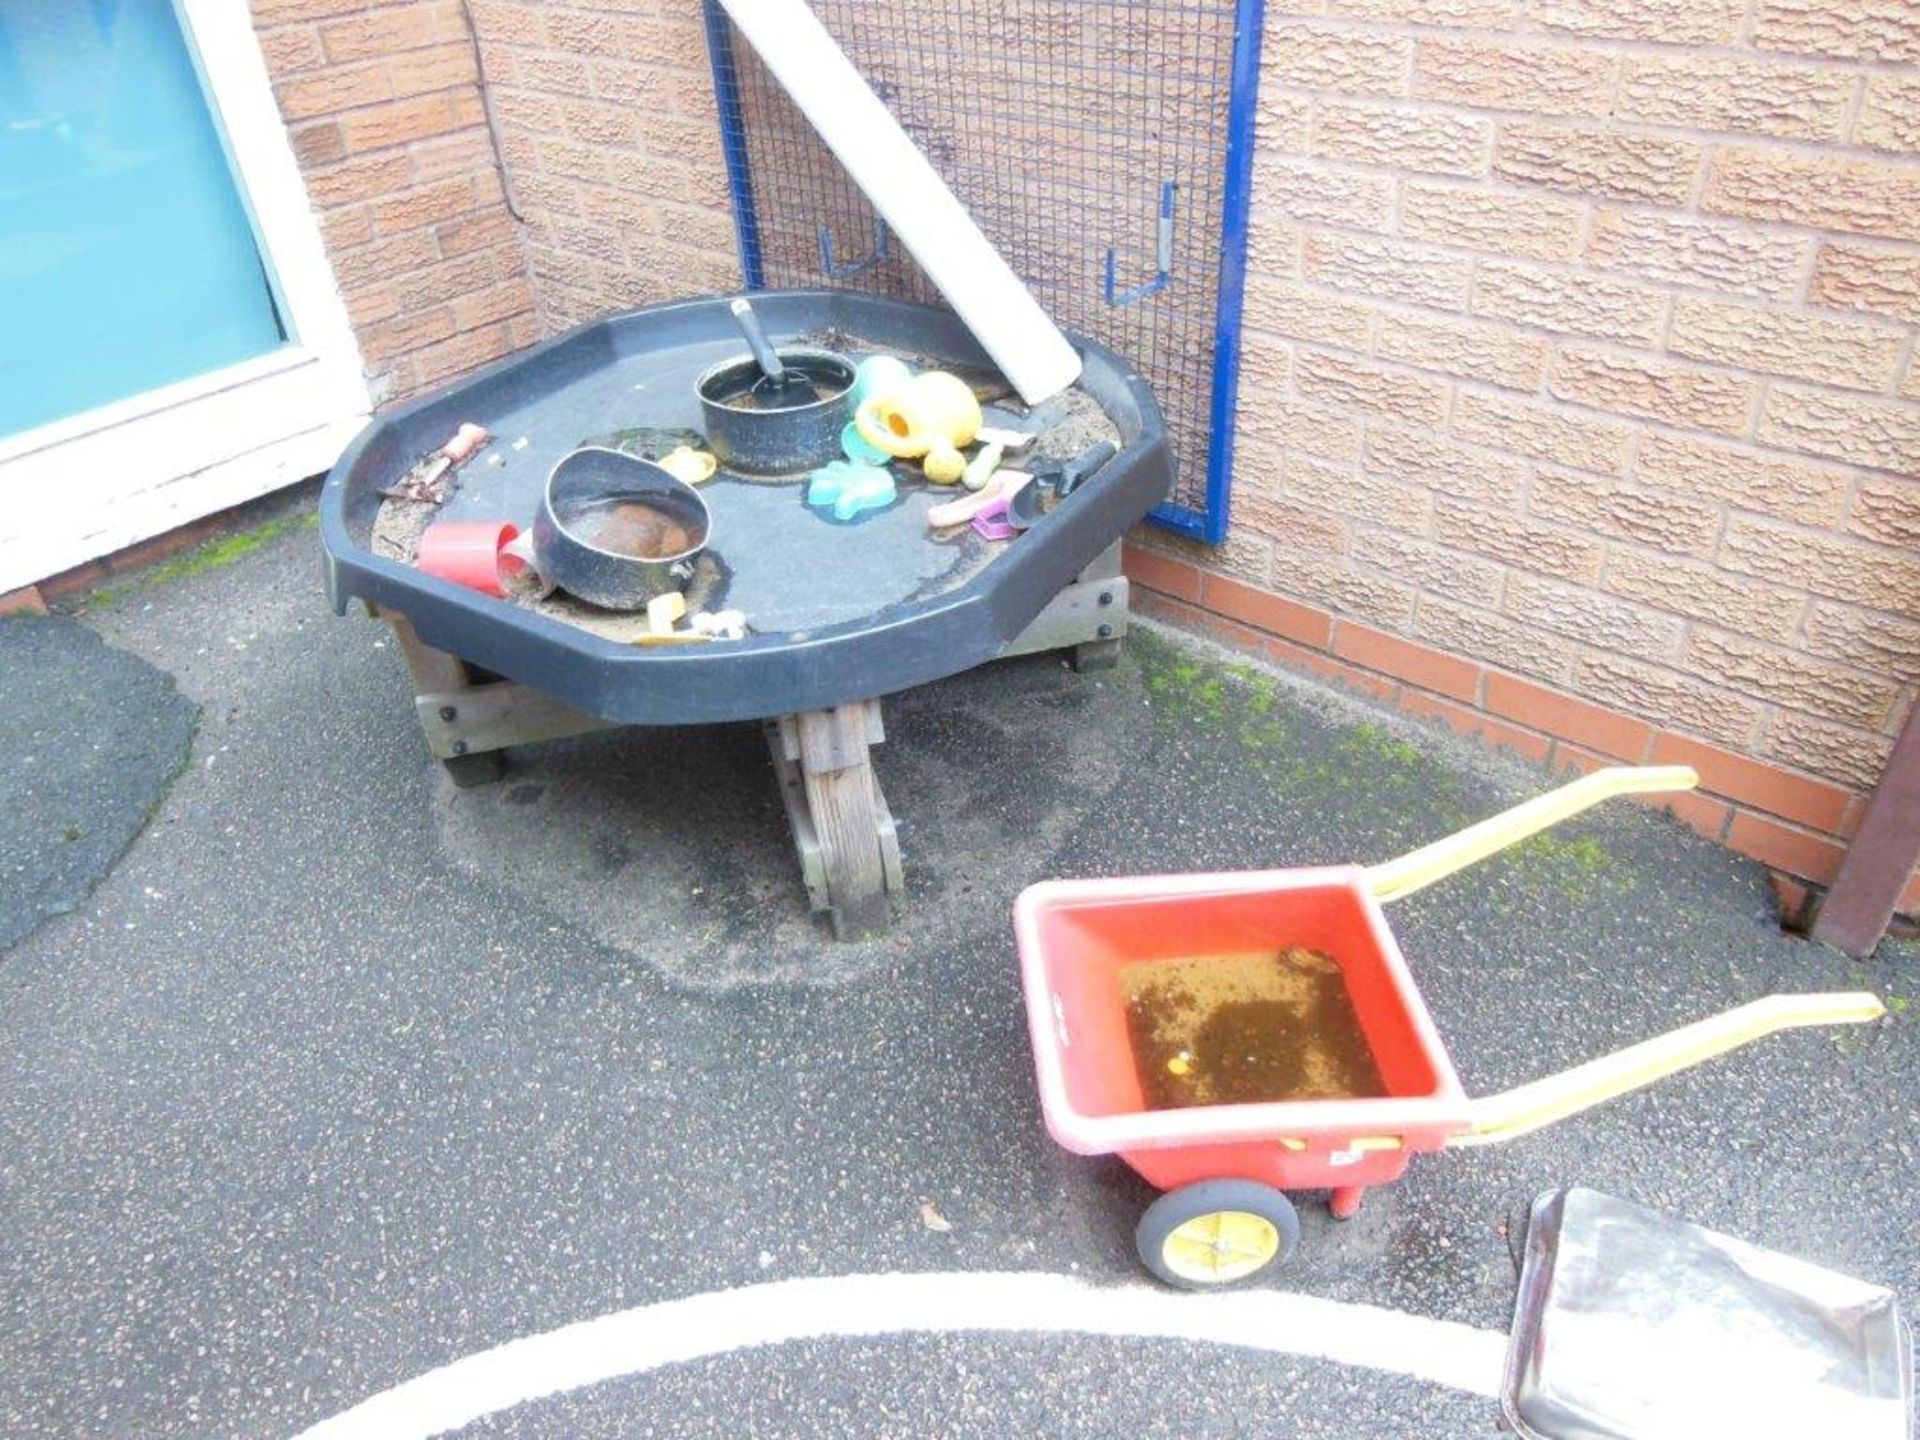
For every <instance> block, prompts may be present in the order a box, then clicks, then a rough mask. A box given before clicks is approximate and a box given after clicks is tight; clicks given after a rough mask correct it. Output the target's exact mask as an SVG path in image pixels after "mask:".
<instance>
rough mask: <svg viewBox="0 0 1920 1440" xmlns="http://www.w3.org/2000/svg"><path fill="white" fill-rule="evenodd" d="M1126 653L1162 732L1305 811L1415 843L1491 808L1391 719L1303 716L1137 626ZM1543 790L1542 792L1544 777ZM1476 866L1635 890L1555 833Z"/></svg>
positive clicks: (1548, 892) (1525, 883)
mask: <svg viewBox="0 0 1920 1440" xmlns="http://www.w3.org/2000/svg"><path fill="white" fill-rule="evenodd" d="M1127 646H1128V652H1129V655H1130V663H1132V664H1134V665H1137V666H1138V667H1139V670H1140V673H1141V677H1142V680H1143V683H1144V684H1145V687H1146V692H1147V699H1148V703H1149V705H1151V706H1152V709H1153V713H1154V720H1155V723H1156V724H1157V725H1158V726H1159V727H1160V728H1161V729H1162V730H1163V731H1165V732H1168V733H1177V732H1186V731H1192V732H1198V733H1202V734H1205V735H1208V736H1210V737H1214V738H1216V739H1226V740H1230V741H1231V742H1232V743H1233V744H1234V745H1235V746H1236V747H1237V748H1238V750H1239V754H1240V763H1241V764H1242V765H1244V766H1245V767H1246V768H1247V769H1249V770H1251V771H1252V772H1253V773H1254V774H1256V775H1258V776H1260V777H1261V779H1263V780H1264V781H1266V782H1267V783H1268V784H1269V785H1271V786H1272V787H1273V788H1274V789H1275V790H1277V791H1282V792H1284V793H1286V794H1288V795H1289V796H1291V797H1292V798H1294V799H1295V800H1296V801H1297V802H1299V803H1301V804H1304V805H1306V806H1310V807H1313V808H1316V809H1321V810H1325V811H1328V812H1334V811H1340V810H1346V811H1349V812H1351V811H1353V810H1355V809H1357V808H1358V807H1365V808H1366V809H1367V810H1369V811H1371V812H1372V815H1373V817H1374V820H1375V828H1376V829H1377V830H1378V831H1379V832H1380V834H1381V835H1382V836H1383V837H1384V842H1385V843H1386V844H1387V845H1397V846H1400V847H1402V848H1411V847H1412V846H1415V845H1420V844H1424V843H1426V842H1427V841H1430V840H1433V839H1436V838H1438V837H1439V836H1441V835H1444V834H1447V833H1449V832H1451V831H1453V830H1458V829H1463V828H1465V827H1466V826H1468V825H1471V824H1473V823H1474V822H1476V821H1478V820H1482V819H1484V818H1486V816H1487V815H1488V814H1489V813H1491V808H1492V807H1490V806H1489V803H1488V800H1487V798H1486V795H1485V793H1484V790H1483V789H1482V788H1481V787H1479V786H1477V785H1474V784H1473V783H1471V779H1470V777H1469V776H1467V775H1465V774H1463V773H1462V772H1461V771H1460V770H1459V769H1458V768H1456V767H1455V766H1453V765H1450V764H1448V763H1447V761H1446V760H1445V759H1444V758H1442V757H1441V756H1439V755H1437V754H1435V753H1434V752H1433V751H1432V750H1429V749H1427V748H1425V747H1423V746H1421V745H1419V744H1417V743H1415V742H1414V741H1412V740H1409V739H1408V738H1406V737H1405V736H1404V735H1402V734H1400V733H1398V732H1397V730H1396V729H1395V728H1394V727H1393V726H1391V725H1389V724H1386V723H1383V722H1379V721H1372V720H1364V719H1361V720H1353V721H1348V722H1345V723H1342V722H1341V721H1340V720H1339V719H1338V718H1336V717H1335V716H1334V715H1330V714H1327V713H1324V712H1322V711H1319V710H1314V711H1309V710H1308V709H1307V708H1306V707H1305V706H1303V705H1301V704H1300V703H1299V702H1297V701H1293V700H1291V699H1290V697H1289V696H1288V695H1287V693H1286V691H1285V690H1284V689H1283V685H1284V682H1283V681H1281V680H1279V679H1277V678H1275V677H1274V676H1272V675H1270V674H1267V673H1265V672H1263V671H1261V670H1258V669H1256V668H1254V667H1253V666H1251V665H1246V664H1239V663H1235V662H1231V661H1224V660H1219V659H1215V658H1214V657H1212V656H1209V655H1206V654H1204V653H1201V652H1199V651H1197V650H1194V649H1190V648H1188V647H1187V646H1185V645H1182V644H1180V643H1179V642H1178V641H1177V640H1171V639H1168V638H1167V637H1165V636H1162V635H1159V634H1156V633H1154V632H1152V631H1147V630H1135V631H1133V632H1132V633H1131V634H1130V635H1129V636H1128V638H1127ZM1541 788H1542V789H1545V788H1547V785H1546V782H1545V780H1544V777H1543V783H1542V786H1541ZM1355 858H1356V859H1365V858H1367V857H1355ZM1374 858H1383V857H1374ZM1482 863H1483V865H1484V866H1485V867H1486V868H1487V869H1488V870H1495V869H1500V870H1503V871H1504V876H1503V878H1504V880H1505V881H1506V884H1507V885H1508V886H1509V887H1511V888H1512V889H1513V890H1514V891H1516V892H1519V894H1529V895H1536V896H1548V897H1552V898H1554V899H1556V900H1558V901H1560V902H1562V903H1564V904H1567V905H1570V906H1571V905H1581V904H1585V903H1587V902H1590V901H1595V900H1601V899H1606V898H1611V897H1617V896H1620V895H1624V894H1626V893H1628V892H1630V891H1632V890H1633V889H1634V888H1635V879H1634V876H1633V872H1632V868H1631V867H1630V866H1627V865H1624V864H1622V863H1621V862H1620V861H1619V859H1618V858H1617V857H1616V856H1615V855H1614V854H1613V853H1612V852H1611V851H1609V850H1608V848H1607V846H1606V844H1605V843H1604V842H1603V841H1602V840H1600V839H1598V838H1595V837H1594V836H1592V835H1568V834H1565V833H1562V832H1551V831H1550V832H1548V833H1546V834H1543V835H1536V836H1535V837H1533V838H1532V839H1531V840H1528V841H1526V842H1524V843H1523V844H1520V845H1516V846H1514V847H1513V848H1512V849H1511V850H1508V851H1506V852H1504V853H1503V854H1501V855H1499V856H1495V857H1492V858H1491V859H1489V860H1487V861H1485V862H1482ZM1515 898H1517V897H1515ZM1494 903H1495V904H1496V906H1501V905H1506V904H1508V903H1510V901H1509V900H1507V899H1496V900H1495V902H1494Z"/></svg>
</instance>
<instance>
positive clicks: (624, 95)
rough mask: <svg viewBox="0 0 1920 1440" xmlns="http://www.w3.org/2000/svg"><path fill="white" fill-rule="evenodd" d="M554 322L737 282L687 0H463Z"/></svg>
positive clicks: (544, 302) (543, 300)
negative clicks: (580, 0) (552, 0)
mask: <svg viewBox="0 0 1920 1440" xmlns="http://www.w3.org/2000/svg"><path fill="white" fill-rule="evenodd" d="M473 14H474V23H475V25H476V26H477V28H478V30H479V34H480V40H481V46H482V53H483V55H484V57H485V63H486V70H487V80H488V84H489V87H490V89H491V92H492V94H493V97H494V99H493V103H494V114H495V118H496V120H497V121H498V123H499V127H500V135H501V145H502V149H503V151H504V152H505V155H506V159H507V166H508V173H509V175H510V177H511V182H512V186H513V193H514V198H515V200H516V202H517V204H518V207H519V210H520V213H521V215H522V216H523V217H524V218H525V221H526V225H525V239H526V255H527V263H528V267H529V270H530V272H531V275H532V278H533V284H534V290H535V293H536V294H537V296H538V298H539V307H540V318H541V322H542V324H543V325H544V327H545V328H546V329H547V330H548V331H549V332H551V331H554V330H558V329H562V328H565V327H566V326H568V325H572V324H575V323H577V322H578V321H581V320H585V319H588V318H589V317H591V316H594V315H599V314H603V313H605V312H606V311H608V310H622V309H629V308H631V307H633V306H635V305H645V304H648V303H650V302H652V301H656V300H666V299H671V298H673V297H675V296H681V295H689V294H700V293H703V292H711V291H720V290H737V289H739V288H740V267H739V263H738V261H737V259H736V257H735V253H734V237H733V218H732V211H731V209H730V207H729V202H728V196H727V173H726V162H725V160H724V159H723V157H722V155H721V152H720V122H719V118H718V115H717V113H716V111H715V109H714V100H713V73H712V71H711V69H709V67H708V61H707V45H706V32H705V29H704V27H703V26H702V24H701V20H700V7H699V5H698V4H697V3H696V0H657V3H655V0H614V3H596V4H581V5H564V4H549V3H538V0H473Z"/></svg>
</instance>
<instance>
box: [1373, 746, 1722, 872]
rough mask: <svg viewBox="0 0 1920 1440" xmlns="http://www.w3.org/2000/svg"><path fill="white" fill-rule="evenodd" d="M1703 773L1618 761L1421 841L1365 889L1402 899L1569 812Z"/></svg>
mask: <svg viewBox="0 0 1920 1440" xmlns="http://www.w3.org/2000/svg"><path fill="white" fill-rule="evenodd" d="M1699 783H1700V777H1699V776H1698V775H1696V774H1695V773H1694V772H1693V769H1692V767H1691V766H1687V765H1616V766H1613V767H1611V768H1609V769H1606V770H1596V771H1594V772H1593V773H1592V774H1591V775H1583V776H1581V777H1580V778H1579V779H1578V780H1575V781H1573V782H1572V783H1571V784H1567V785H1562V786H1561V787H1560V788H1559V789H1558V790H1549V791H1548V792H1547V793H1546V794H1544V795H1536V796H1534V798H1533V799H1531V800H1528V801H1526V802H1524V803H1523V804H1519V805H1516V806H1514V807H1513V808H1512V809H1511V810H1505V811H1502V812H1501V813H1500V814H1498V815H1495V816H1493V817H1492V818H1491V819H1487V820H1482V821H1481V822H1480V823H1479V824H1478V825H1469V826H1468V827H1467V828H1466V829H1464V830H1462V831H1460V832H1459V833H1458V834H1455V835H1449V836H1447V838H1446V839H1444V840H1436V841H1434V842H1433V843H1432V844H1431V845H1423V846H1421V847H1420V848H1419V849H1418V850H1415V851H1413V852H1412V853H1411V854H1408V855H1402V856H1401V857H1400V858H1399V859H1398V860H1389V861H1387V862H1386V863H1384V864H1381V865H1374V866H1370V867H1369V868H1368V870H1367V888H1368V889H1369V890H1371V891H1372V892H1373V896H1374V899H1376V900H1381V901H1386V900H1398V899H1399V898H1400V897H1401V896H1402V895H1411V894H1412V893H1413V892H1414V891H1416V890H1422V889H1425V888H1426V887H1427V886H1429V885H1431V884H1432V883H1433V882H1434V881H1436V880H1444V879H1445V878H1446V877H1447V876H1449V875H1451V874H1453V873H1454V872H1455V871H1456V870H1464V869H1466V868H1467V866H1469V865H1471V864H1473V863H1474V861H1476V860H1484V859H1486V858H1487V856H1489V855H1492V854H1495V853H1497V852H1498V851H1501V850H1504V849H1506V848H1507V847H1508V846H1509V845H1517V844H1519V843H1520V842H1521V841H1522V840H1525V839H1526V838H1527V837H1528V836H1530V835H1538V834H1539V833H1540V832H1541V831H1542V830H1545V829H1547V828H1549V827H1550V826H1554V825H1558V824H1559V823H1560V822H1561V821H1562V820H1565V819H1567V818H1568V817H1569V816H1572V815H1577V814H1579V813H1580V812H1581V811H1582V810H1585V809H1587V808H1588V807H1590V806H1593V805H1598V804H1599V803H1600V802H1601V801H1602V800H1605V799H1608V798H1610V797H1611V796H1614V795H1645V794H1650V793H1653V792H1656V791H1661V790H1691V789H1692V788H1693V787H1694V786H1695V785H1698V784H1699Z"/></svg>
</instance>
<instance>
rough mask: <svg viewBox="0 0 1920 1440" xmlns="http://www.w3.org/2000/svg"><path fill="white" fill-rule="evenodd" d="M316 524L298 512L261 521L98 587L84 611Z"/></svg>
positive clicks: (310, 513) (311, 513)
mask: <svg viewBox="0 0 1920 1440" xmlns="http://www.w3.org/2000/svg"><path fill="white" fill-rule="evenodd" d="M319 523H320V514H319V512H318V511H317V510H301V511H298V512H297V513H295V514H292V515H282V516H279V517H278V518H276V519H273V520H267V521H264V522H262V523H261V524H259V525H255V526H252V527H250V528H248V529H245V530H235V531H233V532H232V533H230V534H226V535H217V536H215V537H214V538H213V539H211V540H208V541H206V542H205V543H204V544H201V545H196V546H195V547H194V548H193V549H191V550H189V551H187V552H186V553H185V554H184V555H176V556H174V558H173V559H171V560H168V561H166V562H164V563H162V564H159V565H156V566H154V567H153V568H152V569H151V570H143V571H141V572H140V573H139V574H136V575H133V576H131V577H129V578H128V580H127V581H126V582H125V584H123V585H121V586H118V587H108V586H102V587H101V588H100V589H98V590H95V591H93V592H92V593H90V594H89V595H88V596H87V600H86V604H87V607H88V608H89V609H93V610H104V609H106V608H107V607H108V606H109V605H112V604H114V603H115V602H116V601H119V600H122V599H125V598H126V596H128V595H130V594H135V593H137V592H139V591H141V590H147V589H150V588H152V587H153V586H155V585H170V584H172V583H173V582H174V581H176V580H187V579H191V578H192V577H193V576H195V575H204V574H206V573H207V572H208V571H210V570H218V569H220V568H222V567H223V566H227V565H231V564H233V563H234V561H236V560H240V559H243V558H244V557H246V556H248V555H251V554H253V552H254V551H256V550H258V549H260V548H261V547H262V546H264V545H269V544H271V543H272V542H273V541H275V540H278V539H279V538H280V537H281V536H282V535H290V534H292V533H294V532H295V531H297V530H311V529H313V528H314V527H315V526H317V525H318V524H319Z"/></svg>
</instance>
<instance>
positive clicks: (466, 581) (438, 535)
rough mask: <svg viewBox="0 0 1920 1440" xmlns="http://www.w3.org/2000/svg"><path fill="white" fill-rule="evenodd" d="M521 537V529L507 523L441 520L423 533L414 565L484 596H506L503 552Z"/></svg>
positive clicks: (498, 521)
mask: <svg viewBox="0 0 1920 1440" xmlns="http://www.w3.org/2000/svg"><path fill="white" fill-rule="evenodd" d="M519 534H520V527H519V526H518V525H512V524H509V523H508V522H507V521H505V520H441V521H438V522H437V523H435V524H432V525H429V526H428V527H427V528H426V529H425V530H423V531H421V532H420V549H419V552H418V553H417V554H416V555H415V556H414V564H416V565H418V566H419V567H420V568H421V569H422V570H424V571H426V572H427V573H428V574H429V575H438V576H439V577H440V578H441V579H442V580H451V581H452V582H453V583H454V584H456V585H464V586H466V587H467V588H468V589H469V590H478V591H479V592H480V593H481V594H482V595H500V596H504V595H505V594H506V593H507V587H506V585H505V583H504V582H503V580H502V572H503V570H505V569H506V568H507V567H506V563H505V562H504V560H503V559H502V557H501V554H500V552H501V551H502V550H504V549H506V547H507V546H509V545H511V544H512V543H513V541H514V539H515V538H516V537H517V536H518V535H519Z"/></svg>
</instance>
